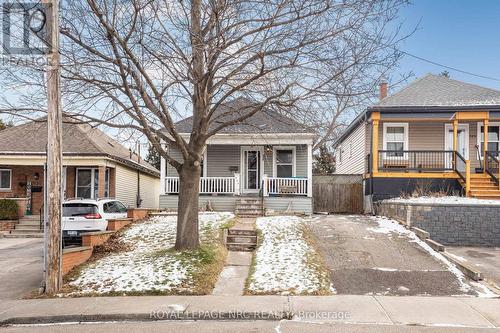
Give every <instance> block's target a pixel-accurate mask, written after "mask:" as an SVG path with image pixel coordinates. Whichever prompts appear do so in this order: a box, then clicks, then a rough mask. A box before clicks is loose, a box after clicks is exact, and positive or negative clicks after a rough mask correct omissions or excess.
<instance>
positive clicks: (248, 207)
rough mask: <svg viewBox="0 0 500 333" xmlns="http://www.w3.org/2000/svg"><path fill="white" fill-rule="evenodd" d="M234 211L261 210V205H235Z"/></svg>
mask: <svg viewBox="0 0 500 333" xmlns="http://www.w3.org/2000/svg"><path fill="white" fill-rule="evenodd" d="M236 209H242V210H243V209H262V205H258V204H236Z"/></svg>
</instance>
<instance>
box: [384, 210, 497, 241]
mask: <svg viewBox="0 0 500 333" xmlns="http://www.w3.org/2000/svg"><path fill="white" fill-rule="evenodd" d="M375 212H376V214H377V215H383V216H387V217H390V218H393V219H396V220H398V221H400V222H402V223H404V224H407V225H409V226H413V227H417V228H421V229H424V230H425V231H427V232H429V233H430V236H431V238H432V239H434V240H436V241H438V242H440V243H442V244H444V245H459V246H500V205H477V204H475V205H470V204H408V203H398V202H394V201H391V202H386V201H381V202H378V203H376V204H375Z"/></svg>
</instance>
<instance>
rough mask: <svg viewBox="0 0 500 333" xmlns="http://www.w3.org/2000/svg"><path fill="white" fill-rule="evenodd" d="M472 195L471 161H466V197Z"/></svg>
mask: <svg viewBox="0 0 500 333" xmlns="http://www.w3.org/2000/svg"><path fill="white" fill-rule="evenodd" d="M469 195H470V160H466V161H465V196H466V197H468V196H469Z"/></svg>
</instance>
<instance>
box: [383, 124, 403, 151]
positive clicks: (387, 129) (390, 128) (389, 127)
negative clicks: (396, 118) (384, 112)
mask: <svg viewBox="0 0 500 333" xmlns="http://www.w3.org/2000/svg"><path fill="white" fill-rule="evenodd" d="M384 150H387V152H386V154H385V156H386V157H400V158H405V157H407V156H405V154H404V151H405V150H408V124H407V123H384Z"/></svg>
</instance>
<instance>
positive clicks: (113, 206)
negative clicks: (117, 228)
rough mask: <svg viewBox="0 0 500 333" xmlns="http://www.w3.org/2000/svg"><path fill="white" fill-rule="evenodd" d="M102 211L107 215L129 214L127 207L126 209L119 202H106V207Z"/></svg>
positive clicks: (103, 206)
mask: <svg viewBox="0 0 500 333" xmlns="http://www.w3.org/2000/svg"><path fill="white" fill-rule="evenodd" d="M102 209H103V211H104V212H105V213H107V214H115V213H126V212H127V207H125V206H124V205H123V204H122V203H121V202H119V201H110V202H106V203H105V204H104V205H102Z"/></svg>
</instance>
